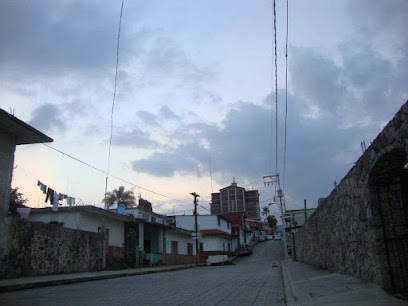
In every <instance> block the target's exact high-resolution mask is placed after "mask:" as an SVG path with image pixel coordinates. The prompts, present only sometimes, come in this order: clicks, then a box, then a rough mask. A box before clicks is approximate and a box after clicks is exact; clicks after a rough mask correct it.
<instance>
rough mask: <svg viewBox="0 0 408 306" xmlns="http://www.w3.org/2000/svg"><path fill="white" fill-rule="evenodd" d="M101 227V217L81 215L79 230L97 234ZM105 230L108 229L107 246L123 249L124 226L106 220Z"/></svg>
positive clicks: (114, 221)
mask: <svg viewBox="0 0 408 306" xmlns="http://www.w3.org/2000/svg"><path fill="white" fill-rule="evenodd" d="M99 227H102V217H101V216H99V215H94V214H88V213H81V218H80V225H79V229H80V230H83V231H89V232H94V233H97V232H98V228H99ZM106 228H107V229H109V240H108V242H109V244H108V245H109V246H114V247H124V243H125V226H124V224H123V222H121V221H117V220H113V219H109V218H106Z"/></svg>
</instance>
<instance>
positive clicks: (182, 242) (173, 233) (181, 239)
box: [166, 230, 196, 255]
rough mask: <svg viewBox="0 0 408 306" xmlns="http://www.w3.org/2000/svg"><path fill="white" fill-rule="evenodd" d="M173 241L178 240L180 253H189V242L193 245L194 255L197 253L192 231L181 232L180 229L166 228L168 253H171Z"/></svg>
mask: <svg viewBox="0 0 408 306" xmlns="http://www.w3.org/2000/svg"><path fill="white" fill-rule="evenodd" d="M171 241H177V242H178V254H180V255H188V252H187V243H191V244H192V245H193V255H195V253H196V252H195V240H193V238H192V237H191V233H186V232H180V231H178V230H166V253H167V254H171Z"/></svg>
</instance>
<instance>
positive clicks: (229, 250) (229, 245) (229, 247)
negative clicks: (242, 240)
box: [228, 243, 231, 252]
mask: <svg viewBox="0 0 408 306" xmlns="http://www.w3.org/2000/svg"><path fill="white" fill-rule="evenodd" d="M228 252H231V244H229V243H228Z"/></svg>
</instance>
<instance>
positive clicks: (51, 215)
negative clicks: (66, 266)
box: [27, 205, 135, 256]
mask: <svg viewBox="0 0 408 306" xmlns="http://www.w3.org/2000/svg"><path fill="white" fill-rule="evenodd" d="M27 220H28V221H30V222H44V223H56V224H61V226H63V227H66V228H71V229H77V230H82V231H88V232H94V233H98V232H100V231H101V229H102V227H103V222H104V221H105V229H106V237H107V247H108V248H107V253H108V255H113V256H114V255H122V254H123V252H124V247H125V246H124V244H125V223H126V222H135V220H134V218H133V217H130V216H125V215H120V214H117V213H115V212H112V211H109V210H105V209H102V208H98V207H95V206H89V205H88V206H74V207H60V208H59V209H58V211H53V210H52V208H51V207H47V208H39V209H31V211H30V214H29V216H28V219H27Z"/></svg>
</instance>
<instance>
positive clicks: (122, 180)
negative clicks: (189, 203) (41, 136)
mask: <svg viewBox="0 0 408 306" xmlns="http://www.w3.org/2000/svg"><path fill="white" fill-rule="evenodd" d="M43 145H45V146H46V147H48V148H50V149H53V150H54V151H56V152H58V153H61V154H63V155H65V156H67V157H69V158H71V159H73V160H75V161H77V162H79V163H81V164H83V165H85V166H87V167H90V168H92V169H94V170H96V171H98V172H100V173H103V174H105V175H107V176H109V177H113V178H115V179H117V180H119V181H121V182H124V183H127V184H129V185H131V186H134V187H137V188H140V189H143V190H145V191H147V192H150V193H153V194H155V195H158V196H161V197H164V198H167V199H169V200H173V201H177V202H185V201H183V200H177V199H173V198H170V197H168V196H166V195H164V194H161V193H158V192H156V191H153V190H150V189H147V188H144V187H142V186H139V185H136V184H134V183H132V182H129V181H127V180H125V179H122V178H120V177H118V176H116V175H113V174H110V173H109V174H108V173H107V172H106V171H104V170H102V169H99V168H97V167H95V166H92V165H91V164H89V163H87V162H84V161H82V160H80V159H78V158H76V157H74V156H72V155H70V154H68V153H65V152H63V151H61V150H58V149H56V148H54V147H52V146H50V145H48V144H46V143H43Z"/></svg>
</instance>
